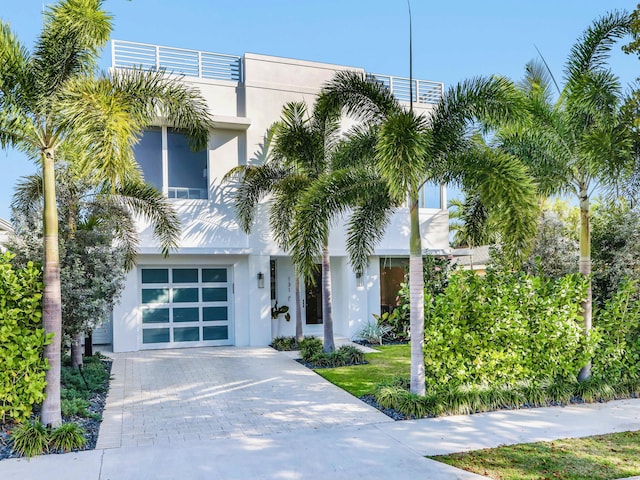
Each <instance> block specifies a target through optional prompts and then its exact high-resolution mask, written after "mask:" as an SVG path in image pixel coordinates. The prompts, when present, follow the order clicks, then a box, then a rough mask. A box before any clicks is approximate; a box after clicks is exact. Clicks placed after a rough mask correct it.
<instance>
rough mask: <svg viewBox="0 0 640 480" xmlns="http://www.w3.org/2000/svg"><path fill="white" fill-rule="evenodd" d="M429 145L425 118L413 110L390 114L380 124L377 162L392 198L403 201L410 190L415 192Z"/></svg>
mask: <svg viewBox="0 0 640 480" xmlns="http://www.w3.org/2000/svg"><path fill="white" fill-rule="evenodd" d="M429 148H430V137H429V136H428V135H427V129H426V121H425V119H424V117H422V116H417V115H415V114H414V113H413V112H398V113H396V114H393V115H391V116H390V117H389V118H387V120H386V121H385V122H384V123H383V124H382V126H381V127H380V132H379V135H378V142H377V144H376V158H377V165H378V168H379V171H380V174H381V175H382V176H384V178H385V179H386V180H387V182H388V184H389V193H390V194H391V196H392V197H393V198H394V199H395V200H396V201H403V200H404V199H405V198H406V196H407V194H409V193H410V192H414V191H415V192H417V190H418V187H419V186H420V185H421V184H422V182H423V178H424V176H425V174H426V165H427V164H426V156H427V154H428V152H429Z"/></svg>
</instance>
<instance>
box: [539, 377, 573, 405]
mask: <svg viewBox="0 0 640 480" xmlns="http://www.w3.org/2000/svg"><path fill="white" fill-rule="evenodd" d="M545 390H546V392H547V397H548V399H549V401H550V402H555V403H559V404H561V405H566V404H567V403H569V402H570V401H571V398H572V397H573V392H574V391H575V390H576V382H575V381H569V380H565V379H562V378H559V379H555V380H552V381H551V382H549V383H548V384H547V386H546V388H545Z"/></svg>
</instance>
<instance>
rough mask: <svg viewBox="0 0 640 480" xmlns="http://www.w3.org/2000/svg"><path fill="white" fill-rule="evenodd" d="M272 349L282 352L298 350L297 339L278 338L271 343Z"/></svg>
mask: <svg viewBox="0 0 640 480" xmlns="http://www.w3.org/2000/svg"><path fill="white" fill-rule="evenodd" d="M271 347H272V348H275V349H276V350H278V351H280V352H289V351H291V350H295V349H296V348H297V345H296V338H295V337H276V338H274V339H273V340H272V341H271Z"/></svg>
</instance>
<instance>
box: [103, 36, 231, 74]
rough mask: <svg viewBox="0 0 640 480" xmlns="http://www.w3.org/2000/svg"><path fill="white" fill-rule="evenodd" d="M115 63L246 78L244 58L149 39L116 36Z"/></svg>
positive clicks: (112, 56)
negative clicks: (167, 45) (163, 43)
mask: <svg viewBox="0 0 640 480" xmlns="http://www.w3.org/2000/svg"><path fill="white" fill-rule="evenodd" d="M111 66H112V67H114V68H134V67H136V68H144V69H150V70H165V71H167V72H170V73H177V74H180V75H185V76H187V77H198V78H210V79H214V80H231V81H235V82H241V81H242V62H241V58H240V57H238V56H236V55H225V54H223V53H210V52H200V51H198V50H186V49H184V48H173V47H162V46H160V45H149V44H147V43H136V42H125V41H123V40H114V41H113V42H112V45H111Z"/></svg>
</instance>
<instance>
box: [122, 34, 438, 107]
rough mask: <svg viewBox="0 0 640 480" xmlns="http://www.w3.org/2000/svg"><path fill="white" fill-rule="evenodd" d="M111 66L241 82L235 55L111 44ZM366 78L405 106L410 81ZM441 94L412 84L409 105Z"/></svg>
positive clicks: (427, 84) (428, 84)
mask: <svg viewBox="0 0 640 480" xmlns="http://www.w3.org/2000/svg"><path fill="white" fill-rule="evenodd" d="M111 66H112V67H114V68H143V69H150V70H165V71H167V72H169V73H176V74H179V75H185V76H188V77H198V78H210V79H215V80H231V81H235V82H242V81H243V80H244V79H243V72H242V58H241V57H239V56H237V55H226V54H223V53H211V52H201V51H198V50H187V49H184V48H173V47H162V46H160V45H151V44H147V43H137V42H127V41H123V40H113V42H112V45H111ZM367 76H368V77H369V78H371V79H373V80H375V81H377V82H380V83H381V84H383V85H384V86H385V87H387V88H388V89H389V90H390V91H391V93H393V95H394V96H395V97H396V98H397V99H398V100H400V101H401V102H409V98H410V81H409V79H408V78H406V77H395V76H391V75H380V74H377V73H375V74H374V73H368V74H367ZM443 94H444V84H443V83H442V82H432V81H429V80H417V79H414V80H413V101H414V102H415V103H417V104H433V103H438V102H439V101H440V99H441V98H442V95H443Z"/></svg>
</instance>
